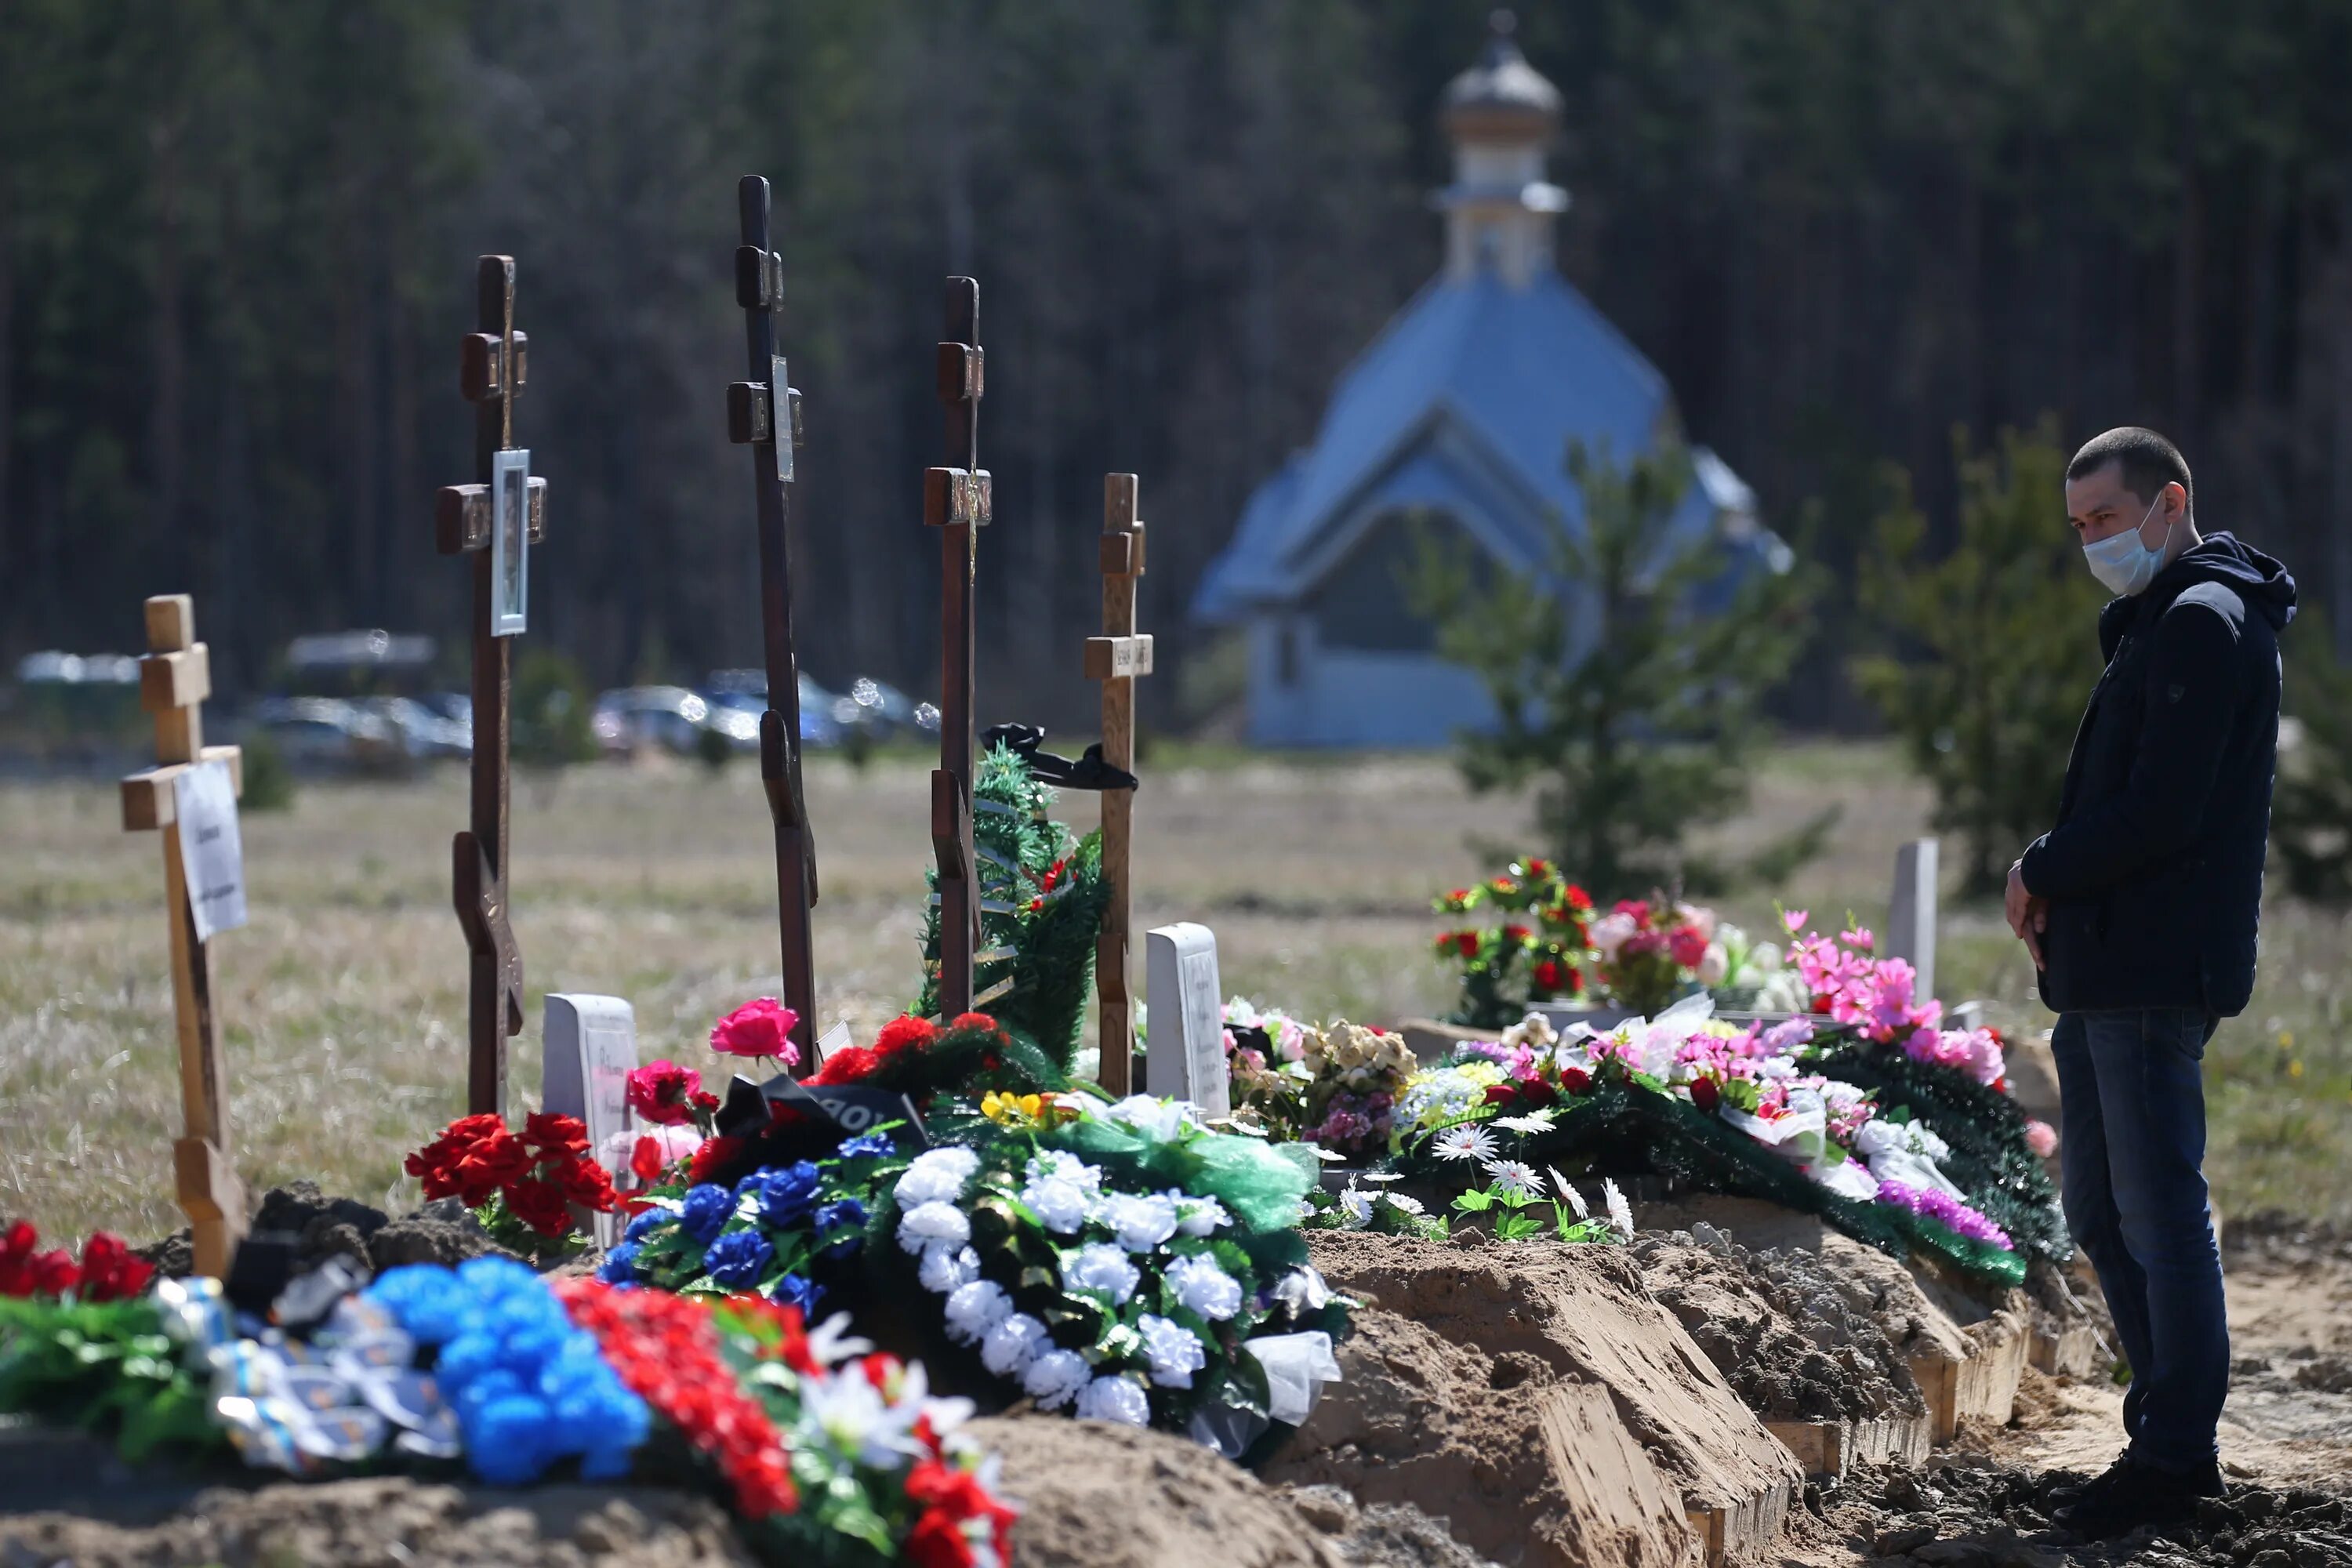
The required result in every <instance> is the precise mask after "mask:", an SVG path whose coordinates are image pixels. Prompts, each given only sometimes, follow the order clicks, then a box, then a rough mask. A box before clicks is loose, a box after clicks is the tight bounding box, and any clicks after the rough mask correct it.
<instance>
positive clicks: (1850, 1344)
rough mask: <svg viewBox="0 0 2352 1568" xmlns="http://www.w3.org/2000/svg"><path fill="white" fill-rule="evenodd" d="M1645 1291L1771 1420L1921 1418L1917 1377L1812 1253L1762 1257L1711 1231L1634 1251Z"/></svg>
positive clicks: (1643, 1243) (1778, 1251) (1653, 1241)
mask: <svg viewBox="0 0 2352 1568" xmlns="http://www.w3.org/2000/svg"><path fill="white" fill-rule="evenodd" d="M1627 1250H1629V1251H1630V1252H1632V1254H1633V1257H1634V1258H1635V1259H1636V1260H1637V1261H1638V1262H1639V1263H1640V1264H1641V1266H1642V1282H1643V1284H1644V1285H1645V1286H1647V1287H1648V1288H1649V1291H1650V1294H1651V1295H1652V1296H1654V1297H1655V1298H1656V1299H1657V1300H1658V1301H1659V1302H1660V1303H1661V1304H1663V1305H1664V1307H1665V1308H1666V1309H1667V1310H1669V1311H1671V1312H1673V1313H1674V1315H1675V1317H1676V1318H1677V1319H1679V1320H1680V1321H1681V1322H1682V1325H1683V1327H1684V1328H1685V1329H1687V1330H1688V1331H1690V1336H1691V1339H1692V1340H1693V1341H1694V1342H1696V1344H1697V1345H1698V1348H1699V1349H1700V1350H1702V1351H1704V1352H1706V1357H1707V1359H1708V1360H1709V1361H1711V1362H1713V1363H1715V1365H1716V1369H1717V1371H1719V1372H1721V1373H1723V1375H1724V1377H1725V1378H1726V1379H1727V1381H1728V1382H1729V1383H1730V1384H1731V1386H1732V1388H1733V1389H1734V1390H1735V1391H1736V1392H1737V1393H1738V1395H1739V1397H1740V1398H1741V1399H1743V1400H1744V1401H1746V1402H1747V1405H1748V1408H1749V1409H1750V1410H1753V1411H1754V1412H1756V1414H1757V1415H1760V1416H1762V1417H1763V1418H1764V1419H1766V1420H1768V1421H1834V1420H1838V1419H1840V1418H1845V1419H1854V1420H1858V1419H1866V1418H1869V1417H1872V1416H1879V1415H1920V1414H1922V1413H1924V1412H1925V1411H1926V1409H1927V1402H1926V1401H1925V1400H1923V1399H1922V1398H1921V1397H1920V1395H1919V1387H1918V1384H1916V1383H1915V1382H1914V1381H1913V1380H1912V1377H1911V1373H1910V1371H1909V1369H1908V1368H1907V1367H1906V1366H1905V1365H1904V1363H1903V1358H1902V1357H1901V1356H1899V1355H1897V1354H1896V1353H1895V1347H1894V1346H1893V1345H1891V1344H1889V1343H1888V1342H1887V1340H1886V1335H1885V1333H1884V1332H1882V1331H1881V1330H1880V1328H1879V1326H1878V1323H1877V1322H1876V1321H1874V1319H1873V1318H1872V1317H1871V1316H1869V1315H1868V1314H1867V1313H1866V1312H1864V1311H1863V1310H1857V1307H1858V1305H1859V1304H1858V1303H1857V1302H1856V1301H1854V1300H1852V1299H1850V1298H1849V1296H1848V1294H1847V1291H1846V1287H1845V1283H1844V1281H1843V1280H1841V1279H1839V1278H1837V1277H1836V1276H1835V1275H1833V1274H1832V1273H1831V1271H1830V1270H1829V1269H1827V1268H1824V1267H1823V1266H1822V1260H1821V1258H1819V1257H1818V1256H1817V1255H1815V1254H1813V1253H1811V1252H1807V1251H1805V1250H1804V1249H1803V1248H1801V1247H1788V1248H1767V1249H1765V1250H1762V1251H1756V1252H1751V1251H1750V1250H1748V1248H1747V1247H1741V1246H1739V1245H1738V1244H1737V1243H1735V1242H1734V1241H1732V1240H1731V1238H1730V1237H1727V1236H1726V1235H1724V1234H1723V1233H1722V1232H1721V1231H1719V1230H1717V1229H1716V1228H1715V1227H1714V1226H1710V1225H1707V1224H1706V1222H1705V1221H1701V1222H1699V1223H1698V1224H1697V1225H1696V1226H1693V1227H1692V1229H1691V1230H1687V1231H1675V1233H1673V1234H1672V1235H1671V1236H1664V1237H1658V1236H1643V1237H1639V1238H1638V1239H1636V1240H1635V1241H1634V1242H1633V1245H1632V1246H1631V1247H1629V1248H1628V1249H1627Z"/></svg>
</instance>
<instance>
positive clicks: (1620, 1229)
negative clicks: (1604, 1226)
mask: <svg viewBox="0 0 2352 1568" xmlns="http://www.w3.org/2000/svg"><path fill="white" fill-rule="evenodd" d="M1601 1202H1602V1203H1604V1204H1606V1205H1608V1207H1609V1223H1610V1224H1611V1225H1612V1226H1616V1227H1617V1234H1618V1235H1620V1236H1622V1237H1624V1238H1625V1239H1626V1240H1628V1241H1631V1240H1633V1205H1632V1204H1629V1203H1627V1202H1626V1201H1625V1194H1623V1193H1622V1192H1620V1191H1618V1190H1617V1184H1616V1183H1615V1182H1612V1181H1609V1180H1607V1179H1605V1178H1604V1179H1603V1180H1602V1182H1601Z"/></svg>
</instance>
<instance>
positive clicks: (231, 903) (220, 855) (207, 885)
mask: <svg viewBox="0 0 2352 1568" xmlns="http://www.w3.org/2000/svg"><path fill="white" fill-rule="evenodd" d="M172 810H173V815H174V816H176V817H177V818H178V819H179V824H180V868H181V869H182V870H183V871H184V873H185V874H186V876H187V879H188V910H189V912H190V913H191V914H193V915H194V917H195V922H196V940H197V941H198V942H210V941H212V939H213V933H214V932H215V931H235V930H236V928H237V927H239V926H241V925H243V924H245V842H244V840H243V838H242V837H239V835H238V833H237V828H236V783H235V782H234V781H233V780H231V778H230V777H229V772H228V764H227V763H224V762H210V763H190V764H189V765H188V766H187V767H186V768H185V769H184V770H183V771H182V772H181V773H180V775H179V776H178V777H177V778H175V779H173V781H172Z"/></svg>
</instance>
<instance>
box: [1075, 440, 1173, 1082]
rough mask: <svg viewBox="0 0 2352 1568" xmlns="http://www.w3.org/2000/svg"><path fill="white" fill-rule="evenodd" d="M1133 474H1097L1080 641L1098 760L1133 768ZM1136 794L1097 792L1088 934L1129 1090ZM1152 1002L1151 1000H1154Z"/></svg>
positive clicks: (1110, 1076) (1137, 551) (1136, 657)
mask: <svg viewBox="0 0 2352 1568" xmlns="http://www.w3.org/2000/svg"><path fill="white" fill-rule="evenodd" d="M1135 497H1136V492H1135V476H1134V475H1133V474H1105V475H1104V476H1103V531H1102V546H1101V548H1102V574H1103V594H1102V614H1103V635H1102V636H1100V637H1088V638H1087V658H1086V673H1087V679H1089V680H1099V681H1101V682H1102V737H1103V738H1102V754H1103V761H1104V762H1106V763H1109V764H1110V765H1111V766H1112V767H1114V768H1118V769H1119V770H1120V771H1122V772H1127V773H1132V772H1133V771H1134V769H1135V678H1136V677H1137V676H1139V675H1150V673H1151V639H1150V637H1138V636H1137V635H1136V631H1135V580H1136V579H1137V578H1138V577H1140V576H1142V575H1143V522H1142V520H1141V519H1139V518H1138V517H1137V516H1136V515H1135V507H1136V499H1135ZM1134 821H1135V792H1134V791H1133V790H1131V789H1106V790H1104V791H1103V792H1102V865H1103V881H1104V883H1105V884H1106V885H1107V886H1108V888H1109V889H1110V902H1109V903H1108V904H1107V905H1106V906H1104V909H1103V923H1102V933H1101V934H1100V935H1099V936H1097V938H1096V939H1095V990H1096V994H1097V996H1098V997H1099V998H1100V1000H1101V1006H1102V1020H1101V1026H1100V1028H1099V1030H1098V1033H1099V1036H1100V1038H1101V1047H1102V1068H1101V1073H1100V1077H1101V1079H1102V1086H1103V1088H1104V1089H1108V1091H1109V1092H1110V1093H1111V1094H1113V1095H1115V1096H1118V1095H1126V1094H1129V1093H1131V1092H1132V1091H1133V1088H1134V1085H1133V1076H1134V1062H1135V998H1134V996H1133V994H1132V993H1130V991H1129V988H1128V968H1129V966H1128V905H1129V885H1128V865H1129V834H1130V832H1131V830H1132V828H1133V825H1134ZM1155 1000H1157V998H1155Z"/></svg>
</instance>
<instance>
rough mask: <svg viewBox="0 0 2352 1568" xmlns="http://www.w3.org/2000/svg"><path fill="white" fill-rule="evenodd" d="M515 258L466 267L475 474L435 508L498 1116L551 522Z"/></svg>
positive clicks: (473, 1090) (480, 1062)
mask: <svg viewBox="0 0 2352 1568" xmlns="http://www.w3.org/2000/svg"><path fill="white" fill-rule="evenodd" d="M514 295H515V264H514V258H513V257H511V256H485V257H483V258H481V259H480V261H479V262H478V263H477V264H476V268H475V274H474V318H475V325H476V327H477V328H478V329H479V330H478V331H473V332H469V333H467V335H466V337H465V339H464V340H463V341H462V342H461V344H460V347H459V352H458V378H457V379H458V387H459V390H460V391H461V392H463V393H464V394H465V395H466V398H467V401H469V402H471V403H472V404H473V405H474V479H475V482H474V483H472V484H470V485H446V486H444V487H443V488H442V489H441V491H440V494H439V496H438V498H437V501H436V507H435V512H434V535H435V540H436V543H438V545H439V546H440V549H441V553H442V554H444V555H457V554H470V555H472V556H473V558H474V609H473V624H474V757H473V803H472V814H471V826H470V827H469V828H468V829H467V831H466V832H463V833H460V834H458V835H457V839H456V841H455V842H454V843H453V844H452V845H451V847H450V848H451V859H452V862H453V874H452V878H451V891H452V894H453V896H454V900H455V902H456V904H457V923H458V924H459V925H460V926H461V927H463V928H464V929H465V932H466V947H467V952H468V954H469V956H470V958H471V961H472V962H471V966H470V967H471V973H470V976H469V984H468V994H467V1039H468V1042H469V1050H468V1054H467V1068H466V1107H467V1111H468V1113H470V1114H473V1115H480V1114H482V1113H483V1112H485V1111H491V1112H496V1113H498V1114H500V1115H503V1114H505V1111H506V1103H507V1041H508V1040H509V1038H510V1037H513V1036H515V1035H518V1034H520V1033H521V1032H522V1025H523V1011H522V952H521V950H520V949H519V948H518V947H516V946H515V939H514V931H513V928H512V927H511V926H510V925H509V923H508V906H507V870H508V864H509V861H508V848H509V845H508V839H507V793H508V792H507V754H508V742H509V739H510V738H511V733H512V729H513V725H512V714H511V712H510V709H509V698H510V696H511V692H512V685H513V681H512V676H513V666H512V661H511V658H510V657H509V643H508V641H507V639H508V638H509V637H513V636H515V635H517V634H518V633H520V631H521V630H522V629H523V623H524V617H525V610H526V607H527V602H528V595H527V587H528V583H529V578H528V568H529V565H530V546H531V545H533V544H537V543H538V542H540V541H541V539H542V538H543V537H544V536H545V534H546V529H547V481H546V480H545V479H538V478H535V477H533V476H532V475H531V472H530V452H529V451H527V450H522V449H518V448H517V447H516V446H515V444H514V400H515V398H516V397H517V396H518V395H520V394H521V392H522V387H523V379H524V374H525V371H526V368H527V363H528V362H527V359H526V354H527V352H528V350H529V348H530V339H529V338H528V337H526V336H525V335H524V334H523V333H521V332H519V331H516V330H515V324H514Z"/></svg>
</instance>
